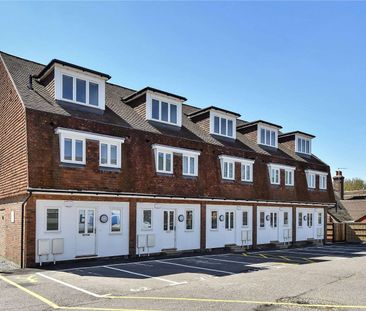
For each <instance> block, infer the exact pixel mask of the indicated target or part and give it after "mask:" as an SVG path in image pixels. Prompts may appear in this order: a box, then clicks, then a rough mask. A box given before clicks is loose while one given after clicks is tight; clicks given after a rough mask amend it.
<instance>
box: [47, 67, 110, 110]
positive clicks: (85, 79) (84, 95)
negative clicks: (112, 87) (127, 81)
mask: <svg viewBox="0 0 366 311" xmlns="http://www.w3.org/2000/svg"><path fill="white" fill-rule="evenodd" d="M54 77H55V78H54V79H55V99H57V100H62V101H65V102H69V103H73V104H77V105H81V106H84V107H89V108H96V109H100V110H105V82H106V80H107V78H104V77H101V76H98V75H97V74H93V73H89V72H87V71H81V70H78V69H75V68H72V67H66V66H62V65H59V64H55V65H54Z"/></svg>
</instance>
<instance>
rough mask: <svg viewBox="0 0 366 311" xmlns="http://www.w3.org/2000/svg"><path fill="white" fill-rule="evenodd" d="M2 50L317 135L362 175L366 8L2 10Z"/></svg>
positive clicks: (330, 156) (249, 5) (89, 5)
mask: <svg viewBox="0 0 366 311" xmlns="http://www.w3.org/2000/svg"><path fill="white" fill-rule="evenodd" d="M0 12H1V18H0V38H1V39H0V50H3V51H5V52H8V53H12V54H16V55H18V56H21V57H24V58H29V59H32V60H35V61H38V62H41V63H48V62H49V61H50V60H51V59H52V58H59V59H62V60H65V61H69V62H73V63H76V64H79V65H82V66H85V67H88V68H92V69H95V70H100V71H102V72H106V73H108V74H110V75H111V76H112V79H111V82H113V83H116V84H122V85H124V86H127V87H131V88H135V89H140V88H143V87H145V86H147V85H149V86H153V87H156V88H160V89H164V90H166V91H169V92H173V93H176V94H179V95H182V96H185V97H187V98H188V103H189V104H192V105H197V106H200V107H205V106H210V105H214V106H219V107H222V108H225V109H229V110H232V111H236V112H239V113H240V114H241V115H242V118H244V119H245V120H249V121H253V120H257V119H265V120H267V121H270V122H274V123H277V124H281V125H282V126H283V128H284V131H293V130H301V131H304V132H309V133H313V134H314V135H316V136H317V137H316V139H315V140H314V141H313V152H314V153H315V154H316V155H317V156H318V157H320V158H321V159H322V160H324V161H325V162H327V163H328V164H329V165H330V166H331V169H332V173H333V174H334V171H335V169H337V168H339V167H340V168H346V169H344V170H343V171H344V175H346V177H349V178H351V177H361V178H364V179H366V165H365V154H366V143H365V141H366V125H365V117H366V101H365V99H366V62H365V59H366V40H365V33H366V18H365V16H366V2H339V1H336V2H330V1H325V2H315V1H309V2H299V1H293V2H285V1H280V2H275V1H271V2H269V1H264V2H196V3H195V2H174V3H172V2H170V3H168V2H105V1H104V2H76V3H73V2H64V3H55V2H50V3H48V2H31V3H18V2H17V3H10V2H9V3H4V2H0Z"/></svg>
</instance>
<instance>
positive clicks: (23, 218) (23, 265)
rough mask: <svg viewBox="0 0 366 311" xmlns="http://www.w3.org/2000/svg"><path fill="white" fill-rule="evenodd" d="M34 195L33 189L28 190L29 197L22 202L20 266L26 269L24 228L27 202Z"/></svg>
mask: <svg viewBox="0 0 366 311" xmlns="http://www.w3.org/2000/svg"><path fill="white" fill-rule="evenodd" d="M31 196H32V191H29V192H28V195H27V197H26V198H25V199H24V201H23V202H22V212H21V225H20V228H21V229H20V231H21V235H20V268H21V269H24V268H25V258H24V257H25V256H24V231H25V230H24V229H25V217H24V216H25V205H26V204H27V202H28V201H29V199H30V198H31Z"/></svg>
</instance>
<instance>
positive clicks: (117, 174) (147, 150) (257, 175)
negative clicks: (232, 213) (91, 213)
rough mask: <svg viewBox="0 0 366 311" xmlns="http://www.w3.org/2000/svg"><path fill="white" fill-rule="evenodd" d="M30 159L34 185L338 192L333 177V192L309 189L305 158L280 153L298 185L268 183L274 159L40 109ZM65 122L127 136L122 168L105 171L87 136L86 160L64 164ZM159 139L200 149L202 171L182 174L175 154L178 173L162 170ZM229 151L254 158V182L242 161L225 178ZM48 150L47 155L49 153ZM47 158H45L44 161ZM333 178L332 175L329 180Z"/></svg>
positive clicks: (225, 192) (289, 196)
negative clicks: (156, 149)
mask: <svg viewBox="0 0 366 311" xmlns="http://www.w3.org/2000/svg"><path fill="white" fill-rule="evenodd" d="M27 126H28V133H29V136H28V145H29V161H30V163H32V165H31V166H30V167H29V183H30V187H34V188H54V189H80V190H105V191H116V192H137V193H156V194H167V195H178V196H190V197H192V196H199V197H203V196H206V197H207V196H208V197H226V198H233V199H234V198H235V199H261V200H283V201H288V200H291V201H313V202H314V201H317V202H332V201H333V199H334V197H333V191H332V187H331V183H329V182H328V191H318V190H315V191H308V190H307V184H306V177H305V173H304V170H305V169H306V168H308V167H307V166H306V164H304V163H302V162H298V163H297V162H296V161H292V160H286V161H285V160H284V159H283V158H278V160H276V162H278V163H282V164H285V165H294V166H296V167H297V170H296V173H295V178H296V179H295V187H285V186H284V184H283V182H284V175H283V174H284V173H283V172H282V178H281V179H282V184H281V185H280V186H273V185H270V183H269V178H268V168H267V163H268V162H270V161H271V160H273V159H271V158H269V157H268V156H266V155H259V154H255V153H254V152H251V151H242V150H238V149H234V148H229V147H221V146H215V145H210V144H203V143H199V142H196V141H190V140H178V141H177V139H176V137H170V136H163V135H158V134H154V133H147V132H141V131H137V130H131V129H127V128H122V127H116V126H110V125H105V124H97V123H95V122H92V121H87V120H83V121H81V120H78V119H74V118H70V117H68V118H66V117H63V116H58V115H50V114H47V113H41V112H37V111H28V112H27ZM57 127H65V128H74V129H78V130H85V131H90V132H95V133H101V134H108V135H112V136H120V137H126V138H127V139H126V141H125V143H124V144H123V145H122V149H123V151H122V169H121V170H120V171H105V170H101V169H100V168H99V149H98V142H96V141H87V164H86V166H85V167H81V168H74V167H69V166H65V165H62V164H60V160H59V158H60V156H59V137H58V135H56V134H55V133H54V131H55V128H57ZM154 143H158V144H163V145H170V146H178V147H183V148H188V149H195V150H201V155H200V156H199V176H198V177H193V178H192V177H185V176H182V158H181V156H178V155H177V156H174V174H173V175H171V176H166V175H159V174H157V173H156V172H155V164H154V163H155V162H154V155H153V151H152V149H151V145H152V144H154ZM220 154H227V155H232V156H238V157H245V158H253V159H254V158H255V159H256V161H255V164H254V183H253V184H251V183H249V184H248V183H243V182H241V181H240V166H237V169H236V171H237V180H235V181H223V180H222V179H221V173H220V172H221V170H220V161H219V159H218V156H219V155H220ZM45 155H46V156H45ZM40 159H42V160H40ZM311 168H313V169H318V170H329V167H327V166H319V165H312V166H311ZM329 180H330V179H329Z"/></svg>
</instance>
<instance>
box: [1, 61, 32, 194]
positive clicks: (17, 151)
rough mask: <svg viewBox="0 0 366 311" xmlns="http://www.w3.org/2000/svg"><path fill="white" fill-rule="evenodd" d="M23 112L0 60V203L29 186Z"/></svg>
mask: <svg viewBox="0 0 366 311" xmlns="http://www.w3.org/2000/svg"><path fill="white" fill-rule="evenodd" d="M26 134H27V133H26V124H25V111H24V108H23V106H22V103H21V101H20V99H19V96H18V94H17V92H16V90H15V89H14V87H13V84H12V82H11V80H10V78H9V75H8V73H7V71H6V68H5V66H4V64H3V62H2V60H1V58H0V199H2V198H5V197H9V196H16V195H18V194H19V193H23V192H25V190H26V188H27V184H28V174H27V138H26Z"/></svg>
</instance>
